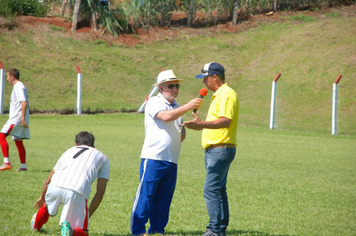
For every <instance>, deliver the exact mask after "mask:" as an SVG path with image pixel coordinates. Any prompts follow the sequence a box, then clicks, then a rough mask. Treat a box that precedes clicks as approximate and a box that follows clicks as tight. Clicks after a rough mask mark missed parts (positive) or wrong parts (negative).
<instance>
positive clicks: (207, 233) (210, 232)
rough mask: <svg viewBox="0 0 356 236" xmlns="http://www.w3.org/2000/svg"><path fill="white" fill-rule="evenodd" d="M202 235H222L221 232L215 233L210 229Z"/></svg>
mask: <svg viewBox="0 0 356 236" xmlns="http://www.w3.org/2000/svg"><path fill="white" fill-rule="evenodd" d="M202 236H220V235H219V234H216V233H214V232H213V231H211V230H210V229H207V230H206V231H205V233H204V234H203V235H202Z"/></svg>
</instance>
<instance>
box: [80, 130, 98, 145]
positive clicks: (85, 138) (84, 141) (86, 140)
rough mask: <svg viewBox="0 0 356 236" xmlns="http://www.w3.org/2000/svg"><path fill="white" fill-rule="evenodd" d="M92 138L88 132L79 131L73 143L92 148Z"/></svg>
mask: <svg viewBox="0 0 356 236" xmlns="http://www.w3.org/2000/svg"><path fill="white" fill-rule="evenodd" d="M94 141H95V138H94V136H93V135H92V134H91V133H89V132H88V131H81V132H79V133H78V134H77V136H75V143H76V144H77V145H87V146H90V147H94Z"/></svg>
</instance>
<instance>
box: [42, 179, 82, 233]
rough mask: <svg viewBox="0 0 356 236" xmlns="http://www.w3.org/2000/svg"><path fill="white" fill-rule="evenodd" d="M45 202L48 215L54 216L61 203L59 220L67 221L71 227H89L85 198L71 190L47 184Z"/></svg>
mask: <svg viewBox="0 0 356 236" xmlns="http://www.w3.org/2000/svg"><path fill="white" fill-rule="evenodd" d="M45 199H46V204H47V207H48V213H49V215H50V216H55V215H56V214H57V212H58V208H59V206H60V205H61V204H63V209H62V214H61V218H60V221H59V224H61V223H62V222H63V221H68V222H69V223H70V226H71V227H72V228H80V229H83V230H88V229H89V211H88V204H87V199H85V197H84V196H83V195H81V194H79V193H77V192H75V191H73V190H70V189H65V188H59V187H56V186H52V185H48V188H47V193H46V197H45Z"/></svg>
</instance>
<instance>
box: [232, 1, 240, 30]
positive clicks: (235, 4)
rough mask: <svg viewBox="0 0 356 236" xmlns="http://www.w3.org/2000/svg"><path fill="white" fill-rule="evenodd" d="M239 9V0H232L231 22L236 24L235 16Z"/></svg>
mask: <svg viewBox="0 0 356 236" xmlns="http://www.w3.org/2000/svg"><path fill="white" fill-rule="evenodd" d="M238 10H239V0H234V10H233V13H232V24H233V25H237V17H238V13H237V11H238Z"/></svg>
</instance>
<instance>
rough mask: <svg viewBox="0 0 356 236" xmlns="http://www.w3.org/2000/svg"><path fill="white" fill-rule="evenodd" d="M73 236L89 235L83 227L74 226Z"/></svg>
mask: <svg viewBox="0 0 356 236" xmlns="http://www.w3.org/2000/svg"><path fill="white" fill-rule="evenodd" d="M72 236H88V233H87V232H86V231H84V230H82V229H79V228H74V229H73V235H72Z"/></svg>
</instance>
